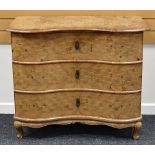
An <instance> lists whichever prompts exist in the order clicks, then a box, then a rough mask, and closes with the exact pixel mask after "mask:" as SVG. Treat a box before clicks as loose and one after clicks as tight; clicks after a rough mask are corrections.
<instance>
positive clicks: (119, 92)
mask: <svg viewBox="0 0 155 155" xmlns="http://www.w3.org/2000/svg"><path fill="white" fill-rule="evenodd" d="M77 91H81V92H96V93H110V94H133V93H139V92H141V90H132V91H111V90H100V89H86V88H82V89H54V90H43V91H28V90H17V89H16V90H15V92H16V93H24V94H46V93H58V92H77Z"/></svg>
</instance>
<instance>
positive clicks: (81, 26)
mask: <svg viewBox="0 0 155 155" xmlns="http://www.w3.org/2000/svg"><path fill="white" fill-rule="evenodd" d="M7 30H8V31H11V36H12V40H11V43H12V54H13V75H14V89H15V116H14V119H15V121H14V125H15V127H16V129H17V137H18V138H22V137H23V130H22V126H28V127H34V128H38V127H43V126H46V125H51V124H69V123H76V122H80V123H85V124H90V125H97V124H98V125H101V124H103V125H108V126H112V127H115V128H126V127H133V128H134V131H133V137H134V138H135V139H138V138H139V129H140V128H141V126H142V123H141V81H142V57H143V56H142V55H143V53H142V51H143V31H144V30H146V26H145V24H144V23H143V21H142V19H141V18H139V17H102V16H98V17H97V16H96V17H95V16H93V17H91V16H88V17H87V16H76V17H75V16H68V17H63V16H56V17H39V16H36V17H33V16H32V17H27V16H26V17H17V18H16V19H15V20H14V21H13V22H12V24H11V25H10V27H9V28H8V29H7Z"/></svg>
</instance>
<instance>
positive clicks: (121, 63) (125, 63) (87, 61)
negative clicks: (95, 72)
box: [13, 60, 143, 65]
mask: <svg viewBox="0 0 155 155" xmlns="http://www.w3.org/2000/svg"><path fill="white" fill-rule="evenodd" d="M13 63H14V64H21V65H44V64H55V63H100V64H113V65H132V64H141V63H143V61H142V60H140V61H130V62H112V61H101V60H52V61H43V62H22V61H15V60H14V61H13Z"/></svg>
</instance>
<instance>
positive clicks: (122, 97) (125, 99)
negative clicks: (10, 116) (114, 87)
mask: <svg viewBox="0 0 155 155" xmlns="http://www.w3.org/2000/svg"><path fill="white" fill-rule="evenodd" d="M15 101H16V114H15V115H16V117H20V118H27V119H28V118H29V119H40V118H45V119H46V118H52V117H60V116H72V115H73V116H94V117H104V118H112V119H130V118H136V117H139V116H140V102H141V97H140V93H135V94H108V93H98V92H56V93H47V94H22V93H15Z"/></svg>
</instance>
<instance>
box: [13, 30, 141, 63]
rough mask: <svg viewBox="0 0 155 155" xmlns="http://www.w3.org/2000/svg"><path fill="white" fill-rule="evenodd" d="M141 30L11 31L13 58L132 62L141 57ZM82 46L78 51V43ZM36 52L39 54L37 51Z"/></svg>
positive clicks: (31, 60) (21, 59)
mask: <svg viewBox="0 0 155 155" xmlns="http://www.w3.org/2000/svg"><path fill="white" fill-rule="evenodd" d="M142 35H143V34H142V33H141V32H134V33H123V34H122V33H108V32H85V31H82V32H75V31H74V32H53V33H44V34H40V33H39V34H20V33H12V49H13V59H14V60H15V61H21V62H44V61H51V60H78V59H79V60H105V61H114V62H130V61H139V60H142V56H143V55H142V50H143V40H142V39H143V37H142ZM76 41H78V42H79V45H80V48H79V49H78V50H76V48H75V42H76ZM36 53H37V54H36Z"/></svg>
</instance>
